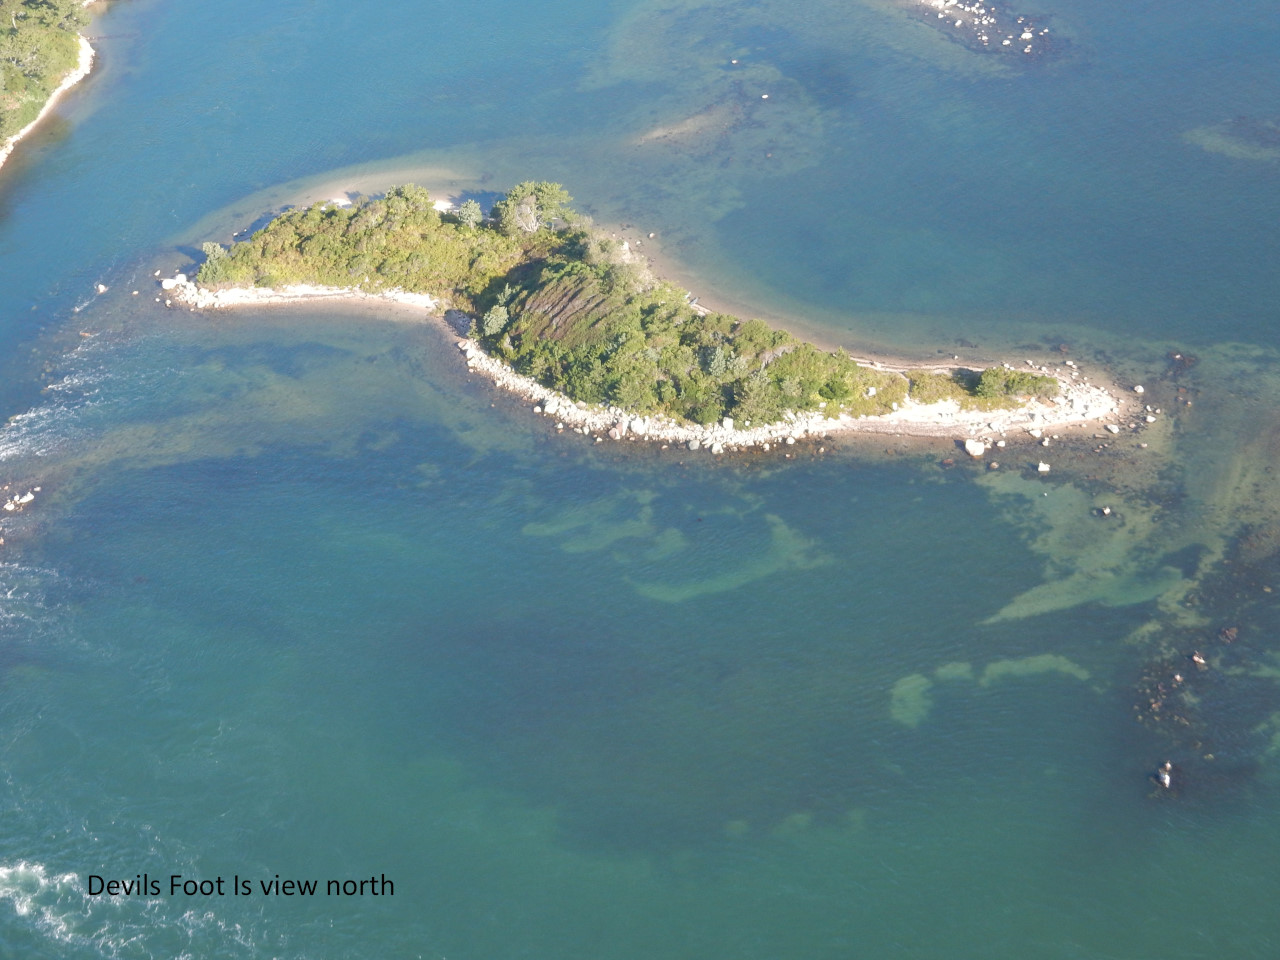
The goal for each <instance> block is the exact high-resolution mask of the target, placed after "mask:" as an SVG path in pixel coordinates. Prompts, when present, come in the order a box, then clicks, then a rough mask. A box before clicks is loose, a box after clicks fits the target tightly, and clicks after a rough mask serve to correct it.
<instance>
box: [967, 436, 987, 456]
mask: <svg viewBox="0 0 1280 960" xmlns="http://www.w3.org/2000/svg"><path fill="white" fill-rule="evenodd" d="M964 452H965V453H967V454H968V455H969V456H971V457H973V458H974V459H975V460H976V459H977V458H979V457H981V456H982V455H983V454H984V453H986V452H987V445H986V444H985V443H983V442H982V441H981V440H975V439H973V438H972V437H970V438H969V439H968V440H966V441H965V442H964Z"/></svg>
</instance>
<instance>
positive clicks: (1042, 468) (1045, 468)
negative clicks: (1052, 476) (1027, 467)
mask: <svg viewBox="0 0 1280 960" xmlns="http://www.w3.org/2000/svg"><path fill="white" fill-rule="evenodd" d="M1048 472H1049V465H1048V464H1047V463H1045V462H1044V461H1043V460H1041V461H1040V462H1039V463H1038V464H1036V473H1048Z"/></svg>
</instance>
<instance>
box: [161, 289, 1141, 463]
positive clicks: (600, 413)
mask: <svg viewBox="0 0 1280 960" xmlns="http://www.w3.org/2000/svg"><path fill="white" fill-rule="evenodd" d="M161 287H162V289H163V291H164V295H165V296H164V297H163V299H165V303H166V304H167V305H173V304H181V305H183V306H186V307H188V308H190V309H192V310H224V309H234V308H236V307H242V306H264V305H269V304H282V303H296V302H298V301H304V300H329V301H334V300H344V299H345V300H384V301H388V302H391V303H396V304H402V305H407V306H414V307H421V308H423V309H425V310H428V311H432V312H433V313H436V312H438V309H437V308H438V306H439V304H438V303H437V301H436V300H435V299H433V298H432V297H430V296H427V295H425V294H415V293H406V292H405V291H402V290H390V291H386V292H382V293H365V292H363V291H361V290H355V289H351V288H344V287H318V286H301V285H300V286H288V287H282V288H280V289H271V288H258V287H254V288H237V289H230V290H218V291H213V290H203V289H201V288H199V287H197V286H196V284H194V283H192V282H191V281H190V280H188V279H187V278H186V276H184V275H183V274H178V275H177V276H176V277H174V278H172V279H166V280H162V281H161ZM158 299H161V298H158ZM457 346H458V350H459V352H460V353H461V354H462V355H463V357H464V358H465V360H466V363H467V367H468V368H469V369H470V370H471V371H473V372H474V373H477V374H480V375H481V376H484V377H485V378H487V379H489V380H491V381H493V383H494V384H495V385H497V386H498V387H500V388H502V389H503V390H506V391H508V392H510V393H513V394H515V395H516V396H518V397H521V398H523V399H525V400H527V401H529V402H530V403H532V404H533V410H534V412H535V413H538V414H541V415H543V416H546V417H550V418H552V419H554V421H555V423H556V429H557V430H564V429H570V430H572V431H574V432H576V433H581V434H594V435H596V436H597V438H598V439H601V440H603V439H604V438H608V439H613V440H622V439H624V438H635V439H640V440H647V441H650V442H654V443H664V444H671V445H676V444H678V445H683V446H686V447H688V448H689V449H690V450H700V449H706V450H708V451H710V452H711V453H717V454H718V453H723V452H724V451H726V450H741V449H747V448H757V447H758V448H760V449H763V450H769V449H771V448H773V447H775V446H786V445H790V444H794V443H796V441H798V440H802V439H804V438H806V437H808V438H824V437H834V436H838V435H841V434H859V433H865V434H892V435H900V436H913V437H939V438H954V439H956V440H968V441H971V442H970V443H969V444H967V446H966V449H967V450H968V451H969V452H970V455H972V456H982V455H984V454H985V453H986V452H987V451H991V452H994V451H995V449H996V448H998V447H1000V446H1003V445H1004V442H1005V440H1006V438H1008V439H1009V440H1017V439H1021V440H1035V441H1038V442H1040V443H1044V444H1047V443H1048V440H1049V437H1048V436H1047V435H1048V434H1050V433H1051V431H1052V430H1054V429H1055V428H1060V427H1068V426H1071V425H1075V424H1084V423H1089V422H1109V423H1113V424H1114V423H1115V422H1116V421H1117V418H1118V417H1119V415H1120V413H1121V407H1122V403H1121V401H1120V399H1119V397H1118V395H1117V393H1116V392H1115V391H1114V390H1111V391H1109V390H1107V389H1105V388H1103V387H1101V386H1098V385H1096V384H1092V383H1089V382H1087V380H1085V379H1081V374H1082V372H1081V370H1080V368H1079V367H1078V366H1075V365H1074V364H1072V365H1070V367H1069V376H1063V375H1062V374H1061V373H1060V372H1059V371H1057V370H1053V369H1050V368H1048V367H1043V366H1035V365H1034V364H1031V363H1030V361H1024V363H1025V364H1028V365H1029V366H1030V367H1031V368H1033V369H1035V370H1037V371H1038V372H1043V373H1048V374H1050V375H1052V376H1055V377H1057V378H1058V380H1059V382H1060V383H1061V385H1062V387H1061V393H1060V394H1059V396H1057V397H1055V398H1054V399H1053V400H1051V401H1041V400H1031V401H1028V402H1027V403H1025V404H1024V405H1023V406H1021V407H1019V408H1017V409H1015V410H987V411H981V410H963V409H961V408H960V405H959V404H958V403H956V402H955V401H953V400H947V401H942V402H940V403H933V404H919V403H913V402H911V401H910V400H908V401H907V402H906V403H904V404H903V405H902V407H901V409H898V410H894V411H893V412H892V413H887V414H884V415H882V416H876V417H866V416H863V417H853V416H850V415H848V414H834V413H833V414H832V415H828V414H826V413H825V412H823V411H821V410H819V411H814V412H808V413H792V414H788V415H787V417H786V418H784V419H783V420H781V421H778V422H776V423H770V424H765V425H752V424H751V423H750V422H747V423H735V422H734V421H733V420H732V419H731V418H728V417H726V418H725V419H724V420H723V421H722V422H720V423H717V424H714V425H710V426H699V425H697V424H688V423H680V422H677V421H675V420H672V419H670V418H669V417H663V416H649V417H645V416H639V415H637V414H634V413H631V412H628V411H625V410H621V409H619V408H617V407H612V406H605V405H589V404H586V403H583V402H581V401H574V400H571V399H570V398H569V397H567V396H565V395H564V394H562V393H558V392H556V391H554V390H552V389H550V388H548V387H545V386H543V385H542V384H540V383H538V382H537V381H536V380H533V379H531V378H529V377H526V376H522V375H521V374H519V373H517V372H516V371H515V370H513V369H512V368H511V367H510V366H508V365H507V364H506V363H504V362H502V361H501V360H498V359H496V358H494V357H491V356H489V355H488V354H487V353H485V352H484V350H483V349H482V348H481V347H480V345H479V344H477V343H476V342H474V341H472V340H469V339H460V340H458V341H457ZM921 369H929V370H935V369H945V368H944V367H939V366H937V365H921ZM1113 432H1118V428H1116V430H1114V431H1113ZM979 447H981V451H980V452H975V451H979Z"/></svg>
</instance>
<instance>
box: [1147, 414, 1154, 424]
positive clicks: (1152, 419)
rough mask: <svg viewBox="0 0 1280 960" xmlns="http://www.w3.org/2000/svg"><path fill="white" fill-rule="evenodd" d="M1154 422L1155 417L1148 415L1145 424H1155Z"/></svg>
mask: <svg viewBox="0 0 1280 960" xmlns="http://www.w3.org/2000/svg"><path fill="white" fill-rule="evenodd" d="M1155 422H1156V418H1155V417H1153V416H1150V415H1148V416H1147V423H1155Z"/></svg>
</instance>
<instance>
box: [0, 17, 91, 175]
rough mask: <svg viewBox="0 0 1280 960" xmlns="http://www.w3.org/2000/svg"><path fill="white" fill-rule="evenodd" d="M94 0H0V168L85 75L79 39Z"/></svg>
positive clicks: (85, 44) (87, 63) (85, 55)
mask: <svg viewBox="0 0 1280 960" xmlns="http://www.w3.org/2000/svg"><path fill="white" fill-rule="evenodd" d="M89 2H92V0H0V166H3V165H4V162H5V161H6V160H8V159H9V155H10V154H11V153H12V152H13V148H14V146H15V145H16V144H17V142H18V141H19V140H21V139H22V138H23V137H24V136H26V135H27V134H28V133H30V132H31V130H32V129H33V128H34V127H35V125H36V124H37V123H39V122H40V120H41V119H43V118H44V116H45V114H47V113H48V112H49V111H50V110H51V109H52V108H53V105H54V104H55V103H56V102H57V100H58V98H59V97H60V96H62V94H63V93H64V92H66V91H67V90H69V89H70V88H71V87H72V86H74V85H75V84H77V83H79V82H80V81H81V80H83V79H84V78H85V77H86V76H88V74H89V70H90V69H91V68H92V65H93V47H92V46H91V45H90V44H89V41H88V40H86V39H85V38H84V37H82V36H80V29H81V28H82V27H83V26H84V25H85V24H86V23H87V22H88V19H87V17H86V16H85V13H84V8H85V7H86V6H88V5H89Z"/></svg>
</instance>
